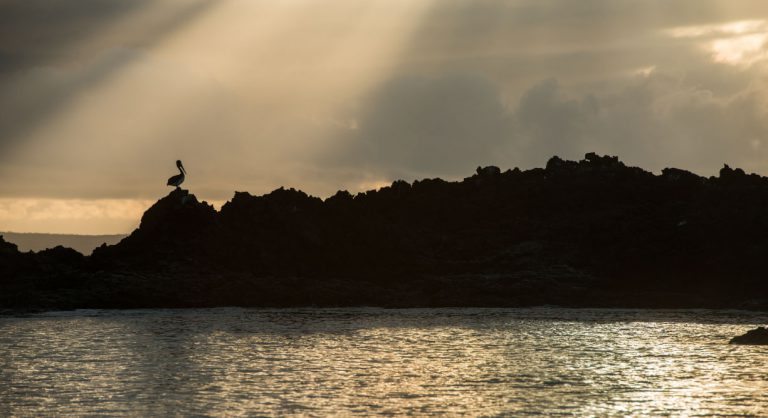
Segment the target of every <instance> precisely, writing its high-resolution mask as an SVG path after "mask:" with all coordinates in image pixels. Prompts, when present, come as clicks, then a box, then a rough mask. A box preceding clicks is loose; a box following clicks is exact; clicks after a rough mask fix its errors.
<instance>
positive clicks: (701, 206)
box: [0, 153, 768, 312]
mask: <svg viewBox="0 0 768 418" xmlns="http://www.w3.org/2000/svg"><path fill="white" fill-rule="evenodd" d="M767 208H768V178H765V177H761V176H758V175H755V174H746V173H744V171H742V170H740V169H731V168H730V167H728V166H725V167H724V168H723V169H722V170H721V171H720V175H719V176H718V177H710V178H704V177H700V176H697V175H695V174H693V173H690V172H688V171H685V170H680V169H674V168H669V169H665V170H663V172H662V174H660V175H654V174H653V173H650V172H647V171H644V170H642V169H640V168H637V167H628V166H625V165H624V164H623V163H622V162H620V161H619V160H618V158H616V157H608V156H598V155H595V154H593V153H590V154H587V155H586V157H585V159H584V160H581V161H566V160H562V159H560V158H558V157H553V158H552V159H550V160H549V162H548V163H547V166H546V168H535V169H531V170H525V171H521V170H519V169H514V170H507V171H504V172H501V170H498V169H496V168H495V167H485V168H478V171H477V173H476V174H475V175H473V176H471V177H467V178H465V179H464V180H463V181H458V182H447V181H443V180H440V179H425V180H421V181H415V182H414V183H413V184H409V183H407V182H405V181H396V182H394V183H393V184H392V185H391V186H389V187H385V188H382V189H380V190H377V191H368V192H365V193H360V194H357V195H354V196H353V195H351V194H350V193H348V192H345V191H340V192H338V193H336V194H335V195H334V196H332V197H330V198H328V199H326V200H321V199H319V198H316V197H312V196H308V195H306V194H305V193H303V192H301V191H297V190H293V189H283V188H281V189H277V190H275V191H273V192H271V193H269V194H267V195H264V196H252V195H250V194H248V193H244V192H237V193H235V195H234V197H233V199H232V200H231V201H229V202H227V203H226V204H225V205H224V206H223V207H222V209H221V211H218V212H217V211H216V210H214V208H213V207H212V206H210V205H208V204H206V203H205V202H199V201H198V200H197V199H196V198H195V196H194V195H192V194H189V193H188V192H187V191H185V190H182V189H176V190H174V191H172V192H171V193H170V194H169V195H167V196H166V197H164V198H162V199H160V200H159V201H158V202H157V203H155V204H154V205H153V206H152V207H151V208H150V209H148V210H147V211H146V212H145V214H144V216H143V217H142V220H141V225H140V226H139V228H138V229H136V230H135V231H133V233H131V235H130V236H128V237H126V238H125V239H123V240H122V241H121V242H119V243H118V244H116V245H112V246H106V245H105V246H102V247H99V248H97V249H96V250H95V251H94V252H93V254H92V255H91V256H89V257H85V256H83V255H82V254H80V253H78V252H76V251H74V250H71V249H68V248H63V247H56V248H53V249H49V250H45V251H40V252H37V253H32V252H28V253H21V252H19V251H18V250H17V248H16V246H15V245H13V244H10V243H7V242H5V241H3V240H1V239H0V277H1V278H0V309H2V310H5V311H6V312H13V311H19V310H47V309H73V308H150V307H154V308H158V307H211V306H265V307H266V306H273V307H283V306H363V305H365V306H383V307H437V306H445V307H447V306H494V307H518V306H533V305H546V304H551V305H560V306H570V307H644V308H742V309H766V308H768V293H766V290H768V281H767V280H766V279H765V277H766V265H765V254H768V211H766V209H767Z"/></svg>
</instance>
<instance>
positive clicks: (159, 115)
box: [0, 0, 768, 233]
mask: <svg viewBox="0 0 768 418" xmlns="http://www.w3.org/2000/svg"><path fill="white" fill-rule="evenodd" d="M767 41H768V2H766V1H764V0H751V1H747V0H741V1H740V0H648V1H638V0H601V1H598V0H580V1H570V0H517V1H515V0H510V1H495V0H488V1H469V0H466V1H458V0H371V1H359V0H324V1H304V0H287V1H265V0H219V1H206V0H153V1H149V0H69V1H66V2H53V1H49V0H0V91H2V94H0V231H2V230H12V231H20V232H24V231H27V232H60V233H124V232H129V231H130V230H131V229H132V228H134V227H135V226H136V225H137V224H138V218H139V217H140V215H141V213H142V212H143V210H144V209H145V208H146V207H148V206H149V205H150V204H151V203H152V202H154V201H155V200H157V199H158V198H160V197H162V196H164V195H165V194H166V193H168V192H169V189H168V187H167V186H165V180H166V179H167V178H168V177H169V176H171V175H173V174H175V173H176V171H175V166H174V162H175V160H176V159H182V160H183V161H184V164H185V166H186V168H187V169H188V177H187V180H186V182H185V183H184V187H185V188H188V189H190V190H191V192H192V193H195V194H196V195H197V196H198V197H199V198H200V199H203V200H208V201H212V202H214V203H215V204H216V205H221V204H222V203H223V202H224V201H226V200H227V199H229V198H230V197H231V196H232V194H233V192H234V191H235V190H238V191H249V192H251V193H254V194H262V193H267V192H269V191H271V190H272V189H274V188H277V187H279V186H286V187H296V188H300V189H303V190H305V191H307V192H309V193H312V194H315V195H319V196H321V197H325V196H328V195H331V194H333V193H334V192H335V191H336V190H338V189H348V190H350V191H352V192H356V191H360V190H365V189H368V188H372V187H377V186H380V185H382V184H386V183H388V182H391V181H392V180H395V179H400V178H402V179H405V180H408V181H411V180H413V179H416V178H423V177H436V176H439V177H443V178H448V179H456V178H461V177H464V176H467V175H470V174H471V172H472V171H473V169H474V167H476V166H478V165H488V164H495V165H499V166H500V167H502V168H510V167H514V166H519V167H521V168H528V167H534V166H543V165H544V164H545V162H546V160H547V159H548V158H549V157H551V156H552V155H559V156H561V157H564V158H571V159H578V158H580V157H581V156H582V155H583V154H584V153H585V152H589V151H596V152H598V153H603V154H612V155H619V156H620V158H621V159H622V160H624V161H626V162H628V163H629V164H632V165H639V166H642V167H644V168H647V169H651V170H656V171H658V170H661V169H662V168H664V167H667V166H675V167H680V168H686V169H689V170H692V171H695V172H697V173H699V174H702V175H713V174H716V172H717V170H718V169H719V168H720V167H722V164H723V163H728V164H730V165H732V166H739V167H743V168H745V169H746V170H747V171H754V172H758V173H761V174H768V165H767V164H766V157H768V148H766V145H768V144H766V145H764V142H765V141H766V140H768V118H766V116H767V115H766V112H768V107H766V105H768V100H767V99H768V94H767V92H766V81H767V79H766V75H768V72H766V69H767V67H766V64H767V63H768V42H767Z"/></svg>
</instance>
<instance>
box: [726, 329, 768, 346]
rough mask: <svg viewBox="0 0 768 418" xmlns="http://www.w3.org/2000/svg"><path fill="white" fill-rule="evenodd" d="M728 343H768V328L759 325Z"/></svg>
mask: <svg viewBox="0 0 768 418" xmlns="http://www.w3.org/2000/svg"><path fill="white" fill-rule="evenodd" d="M728 344H745V345H768V329H766V328H765V327H757V328H755V329H753V330H749V331H747V333H746V334H744V335H739V336H738V337H733V338H731V341H730V342H729V343H728Z"/></svg>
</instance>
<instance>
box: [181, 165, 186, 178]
mask: <svg viewBox="0 0 768 418" xmlns="http://www.w3.org/2000/svg"><path fill="white" fill-rule="evenodd" d="M179 167H180V168H181V171H183V172H184V175H185V176H186V175H187V169H186V168H184V164H179Z"/></svg>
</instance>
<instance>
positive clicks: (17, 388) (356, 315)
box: [0, 308, 768, 416]
mask: <svg viewBox="0 0 768 418" xmlns="http://www.w3.org/2000/svg"><path fill="white" fill-rule="evenodd" d="M767 323H768V315H766V314H758V313H750V312H741V311H699V310H695V311H689V310H687V311H680V310H673V311H641V310H571V309H558V308H551V309H550V308H535V309H404V310H388V309H373V308H371V309H364V308H361V309H292V310H284V309H281V310H277V309H275V310H267V309H237V308H222V309H200V310H140V311H74V312H55V313H47V314H39V315H30V316H25V317H0V416H48V415H57V416H61V415H110V416H115V415H117V416H168V415H174V416H180V415H181V416H190V415H204V416H246V415H247V416H254V415H280V416H329V415H333V416H345V415H396V416H403V415H413V416H446V415H448V416H455V415H469V416H499V415H510V416H530V415H542V416H558V415H563V416H590V415H591V416H625V415H647V416H660V415H675V416H681V415H687V416H696V415H700V416H712V415H717V414H721V415H756V416H760V415H762V416H765V415H768V347H757V346H731V345H728V344H727V343H728V339H729V338H730V337H732V336H735V335H738V334H742V333H744V332H745V331H747V330H749V329H751V328H754V327H755V326H757V325H765V324H767Z"/></svg>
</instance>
